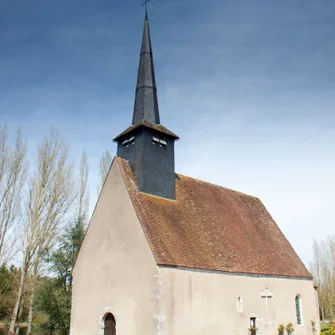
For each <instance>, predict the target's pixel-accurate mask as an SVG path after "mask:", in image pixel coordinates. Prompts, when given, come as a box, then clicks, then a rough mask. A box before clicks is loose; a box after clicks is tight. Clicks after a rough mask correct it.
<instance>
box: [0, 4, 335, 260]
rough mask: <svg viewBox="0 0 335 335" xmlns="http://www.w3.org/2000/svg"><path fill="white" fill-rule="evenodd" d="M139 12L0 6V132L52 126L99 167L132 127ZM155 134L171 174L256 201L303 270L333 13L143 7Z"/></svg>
mask: <svg viewBox="0 0 335 335" xmlns="http://www.w3.org/2000/svg"><path fill="white" fill-rule="evenodd" d="M140 4H141V0H124V1H120V2H117V1H112V0H108V1H107V0H95V1H93V0H90V1H88V0H80V1H79V0H72V1H64V0H58V1H57V2H51V1H45V0H43V1H42V0H31V1H29V2H27V1H18V2H17V1H15V2H13V1H9V0H0V22H1V23H0V123H7V125H8V127H9V129H10V130H12V131H14V130H15V129H16V128H17V127H22V129H23V131H24V134H25V136H26V138H27V141H28V144H29V146H30V148H31V151H30V155H31V156H33V155H34V150H33V148H34V147H35V144H36V141H38V140H39V139H40V138H41V137H42V136H43V135H44V134H45V133H46V131H47V130H48V129H49V128H50V127H51V126H56V127H57V128H58V129H59V130H60V132H61V134H62V135H63V136H64V137H65V138H66V140H67V142H68V144H69V146H70V148H71V150H70V154H71V157H72V158H74V159H77V160H78V157H79V156H80V154H81V152H82V150H85V151H86V152H87V155H88V159H89V165H90V177H91V178H90V187H91V207H92V208H93V206H94V202H95V201H96V184H97V178H98V164H99V158H100V156H101V154H102V152H103V151H104V150H106V149H108V150H110V152H111V153H112V154H113V155H114V154H115V149H116V146H115V144H113V142H112V139H113V138H114V137H115V136H116V135H117V134H118V133H120V132H121V131H122V130H124V129H125V128H126V127H127V126H129V125H130V123H131V118H132V108H133V103H134V90H135V83H136V75H137V66H138V58H139V49H140V42H141V36H142V27H143V19H144V12H143V8H141V7H140ZM149 19H150V25H151V34H152V40H153V48H154V59H155V68H156V79H157V84H158V90H159V105H160V113H161V121H162V124H164V125H165V126H167V127H168V128H169V129H171V130H172V131H174V132H175V133H177V134H178V135H179V136H180V137H181V140H180V141H179V142H178V143H177V144H176V148H177V149H176V150H177V151H176V170H177V172H180V173H182V174H185V175H189V176H192V177H196V178H200V179H204V180H207V181H210V182H213V183H216V184H220V185H223V186H226V187H230V188H234V189H237V190H239V191H242V192H245V193H249V194H252V195H256V196H258V197H259V198H261V199H262V200H263V202H264V204H265V205H266V207H267V208H268V210H269V211H270V213H271V214H272V216H273V217H274V219H275V220H276V221H277V223H278V225H279V226H280V228H281V229H282V230H283V232H284V233H285V234H286V236H287V237H288V239H289V241H290V242H291V243H292V245H293V246H294V248H295V249H296V251H297V252H298V254H299V255H300V256H301V257H302V259H303V260H304V261H305V263H306V264H307V265H308V263H309V261H310V260H311V259H312V242H313V239H314V238H317V239H319V238H322V237H324V236H326V235H327V234H334V233H335V222H334V215H333V209H334V208H335V197H334V191H333V190H334V189H335V178H334V171H335V150H334V146H335V108H334V107H335V43H334V41H335V2H334V1H330V0H327V1H326V0H313V1H309V0H293V1H292V0H284V1H274V0H273V1H265V0H253V1H250V0H248V1H243V0H234V1H227V0H224V1H223V0H220V1H215V0H207V1H197V0H178V1H177V0H164V1H163V0H152V1H151V3H150V6H149Z"/></svg>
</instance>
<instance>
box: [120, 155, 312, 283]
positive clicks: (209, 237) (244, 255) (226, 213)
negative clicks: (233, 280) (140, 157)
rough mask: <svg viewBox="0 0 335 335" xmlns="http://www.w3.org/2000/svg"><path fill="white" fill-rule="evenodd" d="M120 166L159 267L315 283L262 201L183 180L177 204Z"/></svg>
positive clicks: (180, 179) (178, 183)
mask: <svg viewBox="0 0 335 335" xmlns="http://www.w3.org/2000/svg"><path fill="white" fill-rule="evenodd" d="M116 161H117V163H118V165H119V167H120V169H121V173H122V175H123V178H124V181H125V184H126V186H127V189H128V191H129V194H130V196H131V199H132V202H133V205H134V207H135V210H136V213H137V215H138V218H139V220H140V222H141V225H142V228H143V231H144V233H145V235H146V238H147V240H148V243H149V245H150V247H151V249H152V252H153V255H154V257H155V259H156V262H157V264H159V265H166V266H176V267H186V268H197V269H204V270H215V271H224V272H232V273H246V274H257V275H274V276H284V277H301V278H311V275H310V273H309V272H308V271H307V269H306V267H305V266H304V264H303V263H302V262H301V260H300V259H299V257H298V256H297V254H296V253H295V251H294V250H293V248H292V246H291V245H290V243H289V242H288V241H287V239H286V238H285V236H284V235H283V234H282V232H281V231H280V229H279V228H278V226H277V224H276V223H275V222H274V220H273V219H272V217H271V215H270V214H269V213H268V211H267V210H266V208H265V207H264V205H263V204H262V202H261V201H260V200H259V199H258V198H255V197H252V196H249V195H246V194H243V193H239V192H236V191H233V190H230V189H227V188H224V187H220V186H217V185H213V184H210V183H206V182H203V181H200V180H196V179H193V178H190V177H186V176H183V175H176V200H175V201H174V200H168V199H163V198H159V197H155V196H151V195H149V194H145V193H141V192H139V191H138V189H137V185H136V179H135V177H134V174H133V173H132V170H131V167H130V164H129V163H128V162H127V161H125V160H123V159H121V158H119V157H116Z"/></svg>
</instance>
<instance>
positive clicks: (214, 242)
mask: <svg viewBox="0 0 335 335" xmlns="http://www.w3.org/2000/svg"><path fill="white" fill-rule="evenodd" d="M129 116H130V115H129ZM178 139H179V137H178V136H177V135H176V134H174V133H173V132H172V131H170V130H169V129H167V128H166V127H164V126H163V125H162V124H161V121H160V115H159V108H158V99H157V90H156V80H155V72H154V63H153V53H152V46H151V39H150V31H149V22H148V15H147V14H146V17H145V22H144V32H143V39H142V46H141V52H140V63H139V71H138V78H137V87H136V96H135V106H134V111H133V119H132V124H131V126H130V127H129V128H127V129H126V130H125V131H123V132H122V133H121V134H120V135H118V136H117V137H116V138H115V139H114V141H115V142H116V143H117V156H116V157H115V158H114V160H113V162H112V164H111V167H110V170H109V173H108V175H107V177H106V180H105V183H104V186H103V189H102V191H101V194H100V196H99V199H98V202H97V204H96V207H95V210H94V213H93V215H92V218H91V221H90V224H89V227H88V229H87V232H86V237H85V240H84V242H83V245H82V247H81V251H80V253H79V256H78V259H77V263H76V266H75V269H74V272H73V276H74V278H73V296H72V315H71V334H72V335H207V334H211V335H249V334H251V335H256V334H258V335H276V334H278V330H277V329H278V327H279V325H284V326H285V327H286V326H287V325H288V324H289V323H292V326H293V328H294V333H293V334H294V335H313V334H317V333H316V332H315V329H313V326H312V322H315V323H316V328H318V326H319V321H318V303H317V293H316V289H315V288H314V285H313V278H312V276H311V274H310V273H309V272H308V270H307V269H306V267H305V265H304V264H303V263H302V261H301V260H300V258H299V257H298V255H297V254H296V252H295V251H294V250H293V248H292V246H291V245H290V243H289V242H288V240H287V239H286V238H285V236H284V235H283V233H282V232H281V231H280V229H279V227H278V226H277V224H276V223H275V222H274V220H273V219H272V217H271V215H270V214H269V212H268V211H267V210H266V208H265V207H264V205H263V204H262V202H261V201H260V200H259V199H258V198H256V197H254V196H250V195H247V194H244V193H241V192H238V191H234V190H231V189H228V188H225V187H221V186H218V185H213V184H210V183H207V182H204V181H201V180H197V179H194V178H192V177H188V176H184V175H181V174H178V173H176V172H175V161H174V146H175V142H176V141H177V140H178ZM316 331H318V329H316ZM285 334H287V333H286V332H285Z"/></svg>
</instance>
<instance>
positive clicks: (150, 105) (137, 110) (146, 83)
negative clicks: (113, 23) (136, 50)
mask: <svg viewBox="0 0 335 335" xmlns="http://www.w3.org/2000/svg"><path fill="white" fill-rule="evenodd" d="M143 119H145V120H147V121H150V122H152V123H155V124H160V120H159V110H158V99H157V89H156V79H155V70H154V62H153V56H152V47H151V38H150V29H149V20H148V12H147V10H146V11H145V20H144V30H143V38H142V46H141V54H140V64H139V69H138V76H137V85H136V95H135V105H134V114H133V124H136V123H137V122H139V121H142V120H143Z"/></svg>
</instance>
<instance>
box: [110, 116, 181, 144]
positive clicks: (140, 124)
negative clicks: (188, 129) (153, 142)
mask: <svg viewBox="0 0 335 335" xmlns="http://www.w3.org/2000/svg"><path fill="white" fill-rule="evenodd" d="M140 127H146V128H150V129H153V130H156V131H158V132H160V133H162V134H164V135H167V136H169V137H172V138H173V139H174V140H179V137H178V136H177V135H176V134H174V133H173V132H172V131H170V130H169V129H167V128H165V127H164V126H162V125H161V124H155V123H152V122H150V121H148V120H146V119H143V120H141V121H139V122H137V123H135V124H133V125H132V126H130V127H129V128H127V129H126V130H125V131H123V132H122V133H121V134H120V135H118V136H116V137H115V138H114V140H113V141H115V142H118V141H119V140H120V139H121V138H123V137H124V136H125V135H128V134H129V133H131V132H133V131H134V130H135V129H137V128H140Z"/></svg>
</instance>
